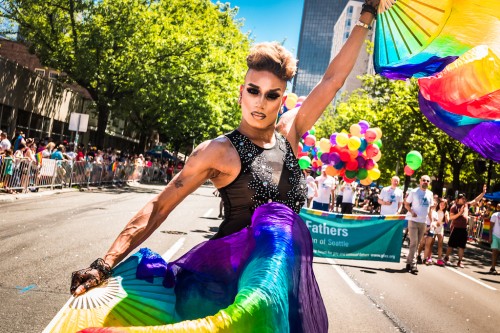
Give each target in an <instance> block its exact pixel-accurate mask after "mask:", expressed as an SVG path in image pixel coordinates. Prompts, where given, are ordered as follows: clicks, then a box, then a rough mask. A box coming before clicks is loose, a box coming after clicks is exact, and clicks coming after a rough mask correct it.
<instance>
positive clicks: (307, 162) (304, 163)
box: [299, 156, 311, 170]
mask: <svg viewBox="0 0 500 333" xmlns="http://www.w3.org/2000/svg"><path fill="white" fill-rule="evenodd" d="M310 166H311V159H310V158H309V156H302V157H301V158H299V167H300V168H301V169H302V170H304V169H307V168H309V167H310Z"/></svg>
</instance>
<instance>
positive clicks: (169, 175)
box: [166, 161, 174, 184]
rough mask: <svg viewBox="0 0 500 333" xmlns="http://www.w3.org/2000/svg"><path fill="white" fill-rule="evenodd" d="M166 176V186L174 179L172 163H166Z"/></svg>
mask: <svg viewBox="0 0 500 333" xmlns="http://www.w3.org/2000/svg"><path fill="white" fill-rule="evenodd" d="M166 174H167V184H168V183H170V181H171V180H172V178H173V177H174V163H173V162H172V161H169V162H168V166H167V171H166Z"/></svg>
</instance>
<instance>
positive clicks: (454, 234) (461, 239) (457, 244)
mask: <svg viewBox="0 0 500 333" xmlns="http://www.w3.org/2000/svg"><path fill="white" fill-rule="evenodd" d="M485 193H486V185H484V186H483V192H482V193H481V194H479V195H478V196H477V197H476V198H475V199H474V200H472V201H469V202H467V198H466V197H465V194H464V193H460V194H459V195H458V196H457V200H456V203H455V204H454V205H453V206H452V207H451V208H450V220H451V232H450V238H449V239H448V248H447V249H446V255H445V256H444V259H443V261H444V263H445V264H446V265H449V264H450V255H451V253H452V252H453V250H454V249H456V248H458V262H457V267H460V268H464V264H463V257H464V251H465V247H466V245H467V236H468V235H467V223H468V219H469V206H471V205H474V206H475V205H477V204H478V203H479V201H480V200H481V198H482V197H483V196H484V194H485Z"/></svg>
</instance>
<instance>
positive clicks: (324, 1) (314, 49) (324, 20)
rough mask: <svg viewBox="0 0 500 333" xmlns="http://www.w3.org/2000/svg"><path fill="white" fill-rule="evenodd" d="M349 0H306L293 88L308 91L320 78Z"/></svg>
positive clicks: (296, 90)
mask: <svg viewBox="0 0 500 333" xmlns="http://www.w3.org/2000/svg"><path fill="white" fill-rule="evenodd" d="M348 2H349V0H305V1H304V9H303V12H302V24H301V28H300V37H299V46H298V50H297V58H298V59H299V66H298V73H297V75H296V77H295V80H294V82H293V92H294V93H296V94H297V95H299V96H301V95H307V94H308V93H309V92H310V91H311V90H312V88H314V86H315V85H316V84H317V83H318V82H319V81H320V80H321V77H322V76H323V73H324V72H325V70H326V68H327V66H328V64H329V62H330V59H331V52H332V45H333V35H334V26H335V23H336V22H337V20H338V19H339V17H340V15H341V13H342V12H343V11H344V9H345V7H346V4H347V3H348ZM361 4H362V2H361Z"/></svg>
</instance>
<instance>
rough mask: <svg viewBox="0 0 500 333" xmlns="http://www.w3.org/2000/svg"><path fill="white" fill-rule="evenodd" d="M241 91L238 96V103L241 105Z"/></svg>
mask: <svg viewBox="0 0 500 333" xmlns="http://www.w3.org/2000/svg"><path fill="white" fill-rule="evenodd" d="M241 95H242V94H241V92H240V97H238V104H239V105H241Z"/></svg>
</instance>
